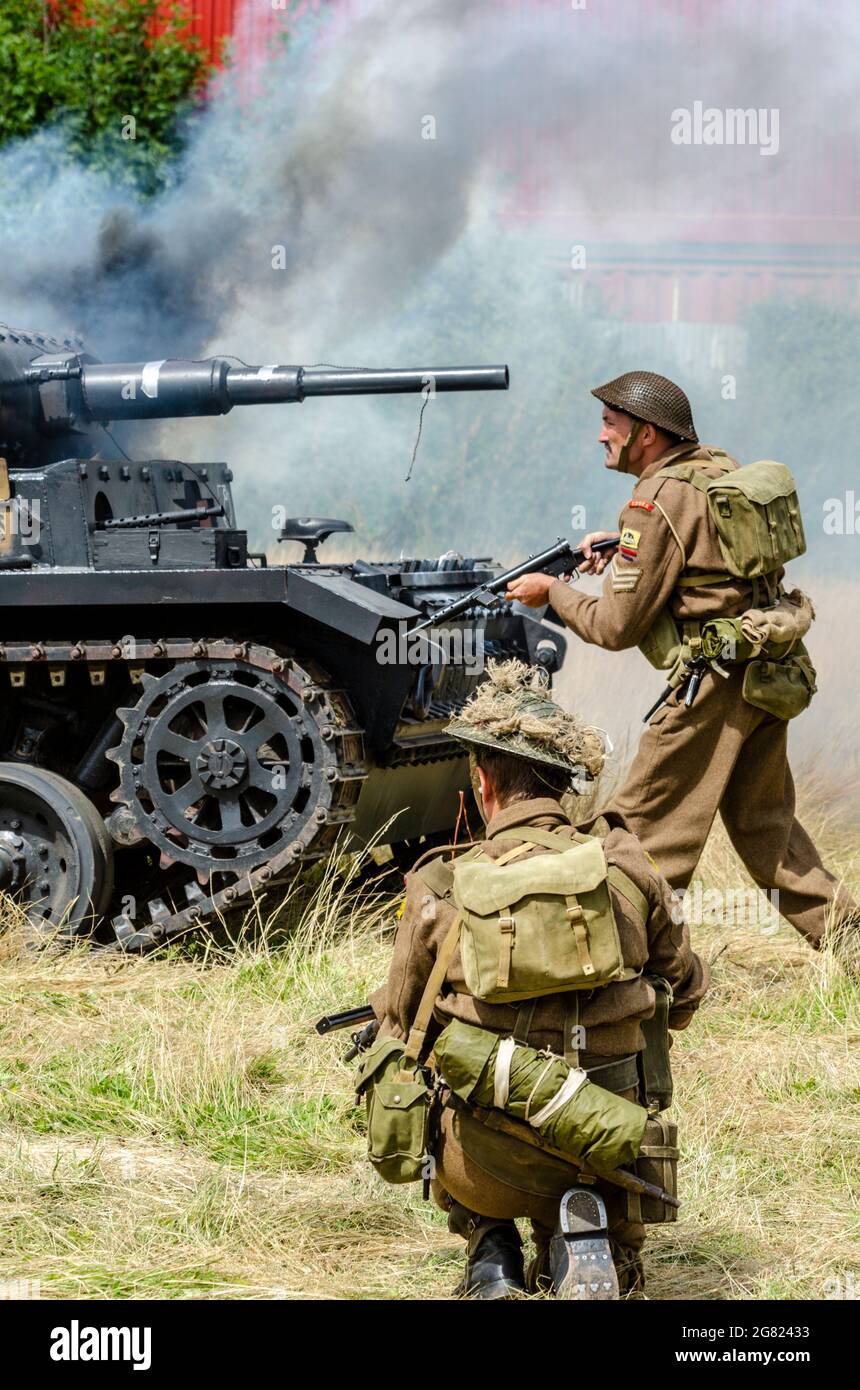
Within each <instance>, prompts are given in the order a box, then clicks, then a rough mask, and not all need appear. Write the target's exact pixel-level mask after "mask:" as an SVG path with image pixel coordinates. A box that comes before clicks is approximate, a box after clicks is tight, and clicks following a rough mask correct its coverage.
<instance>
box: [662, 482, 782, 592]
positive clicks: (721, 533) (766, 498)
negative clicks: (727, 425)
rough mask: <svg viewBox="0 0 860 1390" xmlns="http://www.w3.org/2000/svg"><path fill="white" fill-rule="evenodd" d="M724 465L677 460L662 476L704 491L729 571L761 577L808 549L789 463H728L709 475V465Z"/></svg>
mask: <svg viewBox="0 0 860 1390" xmlns="http://www.w3.org/2000/svg"><path fill="white" fill-rule="evenodd" d="M715 465H719V457H716V458H714V459H713V460H712V461H711V462H710V463H709V464H705V463H699V464H696V463H674V464H669V465H668V466H667V467H666V468H661V469H660V471H659V473H657V474H655V477H657V478H681V479H682V480H683V481H685V482H688V483H692V485H693V487H696V488H698V489H699V491H700V492H703V493H704V494H705V496H706V498H707V501H708V510H709V511H710V514H711V518H712V520H713V523H714V526H715V527H716V531H717V537H718V539H719V543H720V551H721V552H722V556H723V561H724V562H725V566H726V569H727V570H728V572H729V574H734V575H737V576H738V577H739V578H742V579H757V578H758V577H759V576H760V575H764V574H773V573H774V572H775V571H776V570H778V569H782V567H783V565H787V564H788V562H789V561H790V560H796V559H797V557H798V556H799V555H802V554H803V553H804V551H805V550H806V538H805V536H804V534H803V522H802V520H801V516H800V504H799V502H798V500H797V488H796V485H795V481H794V478H793V477H792V475H791V472H790V471H789V469H788V468H786V466H785V464H784V463H776V462H775V461H774V460H773V459H760V460H759V461H758V462H757V463H748V464H746V465H745V466H744V467H743V468H734V469H729V468H726V469H725V471H724V472H723V473H721V474H720V476H719V477H718V478H709V477H708V476H707V474H706V473H705V472H704V468H705V467H708V466H710V467H713V466H715Z"/></svg>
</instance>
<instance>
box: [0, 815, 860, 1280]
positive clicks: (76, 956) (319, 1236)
mask: <svg viewBox="0 0 860 1390" xmlns="http://www.w3.org/2000/svg"><path fill="white" fill-rule="evenodd" d="M830 814H832V808H828V815H830ZM808 819H809V820H810V826H809V828H810V830H812V832H813V833H814V834H818V833H820V832H823V830H824V827H823V826H821V827H819V826H817V825H816V823H815V816H814V808H813V811H812V813H811V814H810V815H809V816H808ZM836 853H838V854H839V855H840V856H841V858H842V861H843V863H844V864H845V865H846V869H853V868H854V867H855V861H854V859H853V858H852V856H851V853H849V847H848V846H847V845H846V843H845V838H844V837H843V838H842V839H840V841H839V843H838V844H837V845H835V846H834V854H836ZM702 873H703V881H704V884H705V886H710V885H714V884H718V883H723V884H732V885H737V886H738V887H740V886H742V885H743V883H744V881H745V880H744V876H743V874H742V872H741V870H740V868H739V866H738V864H737V862H736V860H735V859H734V857H733V854H732V851H731V850H730V848H729V846H728V844H727V843H726V841H725V840H724V838H722V837H721V836H720V835H716V836H715V837H714V839H713V840H712V842H711V844H710V845H709V848H708V852H707V855H706V859H705V861H704V863H703V868H702ZM315 889H316V891H315V892H314V893H313V894H307V893H299V892H298V891H295V892H294V893H293V894H292V895H291V897H290V899H289V900H288V901H287V902H286V903H285V904H284V906H283V908H282V909H281V910H280V912H279V914H278V917H277V919H276V920H274V921H272V922H270V923H268V925H267V924H265V923H263V924H261V923H260V922H259V921H258V922H257V924H256V930H255V931H253V932H249V933H248V934H247V935H246V936H245V937H243V938H242V939H241V940H240V941H239V942H238V943H237V944H236V946H235V947H232V948H224V949H221V948H216V947H215V946H214V945H212V944H211V943H210V944H209V945H208V947H205V948H204V947H203V946H201V945H196V946H189V947H188V948H186V949H182V950H180V949H175V950H174V951H172V952H171V953H170V955H169V956H166V957H164V958H160V959H151V960H144V961H139V960H130V961H125V962H113V963H111V964H107V963H106V962H105V960H104V959H101V960H97V959H94V958H93V957H91V956H89V955H88V954H87V953H86V952H85V951H83V950H74V951H71V952H68V953H66V954H61V955H56V954H45V955H41V956H34V955H32V953H27V954H17V953H16V952H15V951H14V949H12V945H11V944H10V946H9V949H8V950H7V953H6V956H5V958H4V959H3V960H2V961H0V1284H2V1283H3V1282H11V1281H18V1280H31V1281H37V1283H38V1288H39V1292H40V1293H41V1296H42V1297H45V1298H96V1299H98V1298H105V1299H107V1298H156V1297H158V1298H252V1299H259V1298H301V1297H311V1298H314V1297H321V1298H322V1297H335V1298H343V1299H353V1298H420V1299H436V1298H444V1297H445V1296H446V1295H447V1294H448V1293H449V1292H450V1290H451V1288H452V1287H453V1286H454V1284H455V1283H456V1282H457V1279H458V1278H459V1274H460V1264H461V1260H462V1243H461V1242H460V1241H459V1240H458V1239H457V1238H456V1237H454V1236H451V1235H449V1233H448V1231H447V1229H446V1226H445V1222H444V1219H443V1218H442V1216H441V1214H440V1213H439V1212H437V1211H436V1210H435V1209H434V1208H433V1207H432V1205H430V1204H429V1203H423V1202H422V1201H421V1199H420V1192H419V1191H418V1190H417V1189H416V1188H392V1187H386V1185H385V1184H383V1183H382V1182H381V1181H380V1180H378V1179H377V1178H376V1177H375V1175H374V1174H373V1173H372V1172H371V1171H370V1170H369V1168H368V1166H367V1164H366V1162H365V1161H364V1157H363V1145H364V1139H363V1116H362V1114H361V1112H360V1111H357V1110H356V1109H355V1108H354V1092H353V1089H352V1083H353V1072H352V1069H351V1068H347V1067H346V1066H344V1064H343V1062H342V1060H341V1058H342V1055H343V1052H344V1051H345V1047H346V1046H347V1045H348V1044H347V1042H346V1036H345V1035H343V1034H341V1035H339V1036H338V1035H335V1036H330V1037H327V1038H326V1037H323V1038H321V1037H319V1036H318V1035H317V1034H316V1033H315V1032H314V1030H313V1023H314V1021H315V1020H316V1019H317V1018H318V1017H319V1016H320V1015H321V1014H322V1013H325V1012H329V1011H331V1010H333V1009H336V1008H340V1007H345V1006H347V1005H351V1004H354V1003H358V1002H361V1001H363V1000H364V999H365V998H366V996H367V993H368V991H369V990H370V989H371V988H373V987H375V986H376V985H377V984H378V983H380V982H381V981H382V980H383V979H384V977H385V973H386V969H387V964H388V959H389V956H390V950H391V942H392V940H393V932H394V928H395V918H394V909H395V907H396V901H389V900H385V899H379V898H378V897H375V896H374V895H373V894H372V893H371V892H370V891H369V890H368V889H366V888H364V889H361V888H360V887H358V885H357V884H356V882H355V881H353V882H349V881H348V879H347V878H345V877H343V876H342V875H340V874H338V872H336V870H335V868H334V867H330V869H329V871H328V873H327V874H326V875H324V876H321V877H318V878H317V881H316V884H315ZM261 926H262V927H263V928H264V929H263V930H261ZM266 927H267V929H265V928H266ZM694 935H695V937H696V944H697V947H698V949H699V950H700V951H701V952H702V953H703V954H704V955H706V956H708V957H709V958H710V959H711V960H712V961H713V987H712V990H711V993H710V995H709V996H708V999H707V1000H706V1003H705V1006H704V1007H703V1009H702V1010H701V1011H700V1014H699V1016H698V1017H697V1018H696V1019H694V1020H693V1023H692V1025H691V1026H690V1028H689V1029H688V1030H686V1031H685V1032H684V1033H682V1034H680V1035H678V1036H677V1039H676V1042H675V1046H674V1048H673V1054H672V1055H673V1066H674V1071H675V1077H676V1103H675V1106H674V1114H675V1117H676V1118H677V1120H678V1124H679V1128H680V1139H681V1144H682V1155H683V1161H682V1168H681V1177H680V1183H681V1196H682V1199H683V1207H682V1212H681V1219H680V1220H679V1221H678V1222H677V1223H676V1224H673V1225H669V1226H663V1227H652V1228H650V1236H649V1242H648V1246H647V1256H646V1258H647V1271H648V1280H649V1288H648V1292H649V1296H650V1297H652V1298H657V1299H676V1298H688V1297H691V1298H696V1299H727V1298H728V1299H744V1298H759V1297H772V1298H780V1299H788V1298H822V1297H826V1296H828V1294H827V1289H828V1287H829V1285H828V1280H830V1281H831V1283H832V1281H833V1280H837V1281H838V1280H840V1279H841V1280H842V1284H843V1285H847V1284H848V1279H847V1276H849V1275H851V1274H852V1272H853V1279H854V1284H853V1285H852V1287H858V1286H860V1273H858V1271H860V1243H859V1242H860V1230H858V1221H859V1220H860V1218H858V1200H857V1190H858V1186H857V1165H858V1140H857V1119H856V1115H857V1109H856V1106H857V1098H858V1088H860V1065H858V1041H860V1016H858V1009H857V990H856V988H854V987H852V986H851V985H850V984H849V983H848V982H847V980H846V978H845V977H844V975H843V974H842V973H841V972H840V970H839V969H838V968H837V967H836V966H835V965H834V964H833V963H832V962H830V961H828V960H826V959H822V958H817V957H815V956H814V955H813V954H812V952H810V951H809V950H808V948H807V947H806V946H805V945H804V943H803V942H802V941H801V940H800V938H799V937H797V935H796V934H795V933H794V932H793V931H792V930H791V929H790V928H789V927H787V926H785V925H784V926H782V927H781V928H780V930H779V931H778V932H777V933H776V934H775V935H762V934H759V933H757V932H756V931H755V930H749V929H747V930H737V929H734V928H732V927H731V926H729V925H727V924H719V925H716V926H708V927H704V928H701V929H696V930H695V931H694Z"/></svg>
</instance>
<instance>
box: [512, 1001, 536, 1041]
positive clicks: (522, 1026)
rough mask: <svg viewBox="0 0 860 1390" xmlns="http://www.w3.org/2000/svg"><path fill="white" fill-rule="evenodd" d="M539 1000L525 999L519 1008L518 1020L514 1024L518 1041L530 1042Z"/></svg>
mask: <svg viewBox="0 0 860 1390" xmlns="http://www.w3.org/2000/svg"><path fill="white" fill-rule="evenodd" d="M537 1003H538V1001H537V1000H536V999H524V1000H523V1002H522V1004H520V1007H519V1008H518V1009H517V1021H516V1023H515V1024H514V1034H513V1035H514V1037H515V1038H516V1040H517V1042H518V1043H525V1042H528V1037H529V1030H530V1029H531V1026H532V1020H533V1018H534V1016H535V1009H536V1008H537Z"/></svg>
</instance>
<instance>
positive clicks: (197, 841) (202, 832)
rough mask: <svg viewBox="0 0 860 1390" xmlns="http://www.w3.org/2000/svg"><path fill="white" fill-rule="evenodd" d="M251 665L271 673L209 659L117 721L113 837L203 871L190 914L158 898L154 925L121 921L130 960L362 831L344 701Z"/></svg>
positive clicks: (276, 668) (147, 687) (286, 668)
mask: <svg viewBox="0 0 860 1390" xmlns="http://www.w3.org/2000/svg"><path fill="white" fill-rule="evenodd" d="M251 655H252V658H253V657H257V658H259V662H257V661H254V660H253V659H251V660H248V661H245V660H218V659H209V658H207V659H202V660H196V661H183V662H181V663H179V664H177V665H176V666H174V667H173V668H172V669H171V670H169V671H168V672H167V673H166V674H165V675H163V676H160V677H158V678H156V677H155V676H152V675H148V674H144V675H143V677H142V684H143V693H142V695H141V697H140V699H139V700H138V702H137V704H136V705H135V706H134V707H133V708H131V709H121V710H119V711H118V713H119V716H120V718H121V720H122V722H123V724H124V725H125V732H124V736H123V738H122V741H121V743H120V745H119V747H118V748H115V749H113V750H112V751H111V752H110V753H109V754H108V757H109V758H111V759H112V761H114V762H115V763H116V764H117V765H118V768H119V777H120V782H119V787H118V789H117V790H116V791H115V792H113V793H112V797H113V799H114V800H115V801H117V802H119V803H120V806H119V808H118V809H117V811H115V812H114V815H113V817H112V818H111V827H112V830H113V833H114V836H115V838H117V839H119V840H121V841H123V842H124V843H126V844H134V843H136V842H139V841H148V842H149V843H150V844H152V845H154V846H155V847H156V848H157V849H158V850H159V851H160V855H161V858H160V868H161V869H162V870H167V869H170V868H171V867H172V866H182V865H184V866H186V867H187V870H192V871H193V873H189V872H186V874H185V898H186V902H185V903H184V904H183V906H182V908H180V909H171V908H170V907H168V905H167V904H166V903H165V902H164V901H162V900H161V899H155V900H154V901H153V902H150V904H149V913H150V918H151V921H150V922H149V923H148V924H142V923H141V922H140V921H139V920H138V921H137V922H136V923H135V924H134V925H133V926H132V924H131V923H130V922H125V923H123V920H122V919H117V920H116V921H115V922H114V927H115V929H116V931H117V936H118V938H119V940H120V943H121V944H122V945H123V946H124V947H125V948H126V949H140V950H142V949H145V947H146V946H148V945H152V944H153V943H154V942H157V941H158V940H162V939H164V938H165V937H168V936H174V935H177V934H179V933H180V932H183V931H187V930H188V929H189V928H190V927H193V926H196V925H197V924H198V923H199V922H201V921H203V920H205V918H206V917H209V916H211V915H214V914H215V913H217V912H218V911H219V910H221V909H224V908H226V907H228V906H229V907H232V906H234V905H235V903H236V899H237V898H238V897H240V896H242V895H245V894H248V893H251V892H253V891H254V890H255V889H256V888H258V887H259V888H265V887H266V886H268V885H270V884H271V883H272V882H273V881H274V880H275V878H276V877H277V878H278V879H283V878H284V877H288V876H289V873H290V872H295V870H296V869H297V868H298V867H299V866H300V865H301V863H303V862H305V861H307V860H309V859H313V858H318V857H320V855H322V854H323V853H325V852H326V851H327V850H328V848H330V846H331V845H332V844H333V843H334V840H335V838H336V834H337V830H338V828H339V826H340V825H341V824H343V823H344V822H346V821H349V820H351V819H352V815H353V810H354V806H355V802H356V801H357V799H358V791H359V789H360V783H361V781H362V779H363V777H364V775H365V774H364V767H363V764H362V763H361V755H362V744H361V734H360V731H359V730H358V729H356V728H354V727H353V720H352V716H351V712H350V710H349V707H348V705H347V703H346V700H345V697H344V696H343V694H342V693H341V692H335V691H329V690H327V689H326V688H325V685H324V681H322V679H321V677H320V676H319V674H318V673H314V679H311V677H310V676H309V675H308V674H307V673H306V672H305V671H303V670H302V669H301V667H299V666H298V665H297V664H296V663H295V662H293V661H289V660H286V659H278V658H277V657H276V656H275V654H274V653H272V652H269V651H266V649H263V648H252V652H251ZM264 663H265V664H264ZM175 878H176V875H174V881H175ZM201 889H203V890H205V891H201ZM174 896H175V894H174Z"/></svg>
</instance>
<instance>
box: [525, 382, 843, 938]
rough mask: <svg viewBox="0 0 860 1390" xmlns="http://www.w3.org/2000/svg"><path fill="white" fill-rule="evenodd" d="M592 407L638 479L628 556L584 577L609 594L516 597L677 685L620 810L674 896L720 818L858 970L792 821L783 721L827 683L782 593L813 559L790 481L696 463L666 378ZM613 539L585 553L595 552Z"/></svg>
mask: <svg viewBox="0 0 860 1390" xmlns="http://www.w3.org/2000/svg"><path fill="white" fill-rule="evenodd" d="M592 394H593V395H595V396H596V397H597V399H598V400H599V401H602V403H603V428H602V430H601V432H600V436H599V442H600V443H601V444H602V445H603V446H604V449H605V451H606V467H607V468H610V469H614V470H616V471H617V472H620V473H629V474H631V475H632V476H633V479H634V483H633V496H632V497H631V499H630V501H629V502H627V503H626V505H625V506H624V509H623V511H622V513H621V516H620V519H619V530H620V536H619V544H618V548H617V550H614V551H610V552H606V551H604V552H603V553H602V554H601V555H599V556H594V557H593V558H592V559H591V562H590V564H589V565H588V567H587V568H588V570H589V571H590V572H593V573H597V574H600V573H601V572H602V571H603V569H604V568H606V566H607V564H608V565H609V570H608V574H607V577H606V580H605V581H604V586H603V593H602V595H601V596H600V597H596V596H593V595H587V594H583V593H577V592H576V591H574V590H573V589H572V588H571V587H570V586H569V585H567V584H565V583H564V582H562V581H561V580H558V579H552V578H550V577H549V576H547V575H542V574H536V575H535V574H531V575H525V576H524V577H523V578H521V579H519V580H517V581H516V582H515V583H514V584H513V585H512V586H511V588H510V589H509V591H508V595H507V596H508V597H509V598H515V599H519V600H520V602H522V603H526V604H529V605H531V606H533V607H537V606H540V605H542V604H545V603H546V602H547V601H548V602H549V603H550V604H552V607H553V608H554V609H555V611H556V612H557V613H558V614H559V616H560V617H561V618H562V619H563V620H564V622H565V623H566V625H567V626H568V627H570V628H572V629H573V631H574V632H575V633H576V634H577V635H578V636H579V637H581V638H582V640H583V641H584V642H592V643H595V644H596V645H597V646H600V647H604V648H606V649H607V650H608V651H622V650H624V649H625V648H627V647H634V646H639V648H640V649H641V650H642V651H643V653H644V654H645V655H646V656H647V657H648V659H649V660H650V661H651V662H652V664H653V665H655V666H657V667H658V668H659V669H662V670H665V671H666V672H667V674H668V678H669V685H670V687H671V693H669V694H668V695H667V698H666V699H665V701H664V702H663V703H662V704H661V706H660V708H659V709H658V710H657V712H656V713H655V714H654V715H653V718H651V720H650V722H649V724H648V728H647V730H646V732H645V734H644V736H643V738H642V741H641V743H640V745H639V750H638V752H637V754H636V757H635V758H634V760H633V764H632V766H631V768H630V772H629V775H628V777H627V780H626V782H625V783H624V785H623V787H622V788H621V790H620V792H618V793H617V794H616V796H615V798H614V801H613V803H612V809H613V810H614V811H616V812H620V813H621V814H622V815H623V816H624V817H625V819H626V820H627V822H628V824H629V825H630V827H631V829H633V830H634V831H635V832H636V834H637V836H638V837H639V839H640V840H641V841H642V843H643V845H644V846H645V848H646V850H647V851H648V852H649V853H650V854H652V855H653V856H654V858H655V860H656V862H657V863H658V864H659V866H660V870H661V872H662V873H663V874H664V875H665V877H666V878H667V879H668V880H669V882H670V883H671V884H672V886H673V887H674V888H676V889H679V890H683V889H686V887H687V886H688V884H689V882H690V879H691V878H692V876H693V873H694V871H695V868H696V865H697V863H698V860H699V858H700V856H701V853H702V850H703V848H704V845H705V841H706V839H707V837H708V833H709V831H710V829H711V826H712V825H713V822H714V818H715V816H716V814H717V811H719V812H720V815H721V816H722V819H723V823H724V824H725V827H726V830H727V831H728V834H729V838H730V839H731V842H732V844H733V845H734V847H735V849H736V850H737V852H738V854H739V855H740V857H741V859H742V860H743V862H744V864H745V865H746V867H747V869H748V871H749V873H750V874H751V876H752V878H753V879H754V881H755V883H756V884H757V885H758V887H759V888H761V889H765V890H777V891H778V894H779V910H780V912H781V913H782V914H783V915H784V916H785V917H787V918H788V920H789V921H790V922H791V923H792V924H793V926H795V927H796V928H797V930H798V931H799V932H800V933H801V934H802V935H803V936H804V937H805V938H806V940H807V941H808V942H810V944H811V945H812V946H814V947H816V948H818V947H820V946H821V944H822V941H823V939H824V935H825V929H828V931H829V933H830V934H831V939H832V940H833V941H834V942H835V944H836V945H837V947H840V948H847V947H848V944H849V941H850V943H851V947H852V955H853V954H855V953H856V949H857V940H858V938H857V934H856V932H854V931H852V932H851V934H850V937H849V936H848V935H847V934H846V933H845V932H841V931H839V930H838V929H839V928H840V926H843V927H845V928H847V927H848V926H849V925H852V926H853V925H854V922H855V921H856V914H857V907H856V904H855V903H854V902H853V900H852V899H851V897H850V896H849V895H848V893H847V892H846V891H845V890H844V888H843V887H842V886H841V885H840V884H839V883H838V882H837V881H836V879H835V878H834V877H833V875H832V874H829V873H828V872H827V870H826V869H825V868H824V866H823V864H822V862H821V859H820V857H819V855H818V852H817V850H816V848H815V845H814V844H813V843H812V840H811V839H810V838H809V836H808V835H807V833H806V831H805V830H804V829H803V827H802V825H801V824H800V822H799V821H798V820H797V819H796V817H795V813H794V812H795V793H794V782H793V779H792V775H791V770H790V768H789V765H788V758H787V732H788V720H789V719H790V718H792V717H793V716H794V715H795V714H799V713H800V712H801V710H802V709H804V708H805V707H806V705H807V704H808V703H809V700H810V699H811V697H812V694H813V693H814V691H815V672H814V670H813V667H812V665H811V663H810V661H809V658H808V656H807V654H806V651H805V648H804V647H803V643H802V640H801V639H802V637H803V635H804V633H805V632H806V630H807V628H808V627H809V624H810V622H811V621H812V617H813V613H812V607H811V605H810V603H809V600H808V599H806V598H805V597H804V596H803V595H802V594H801V593H800V591H799V590H794V591H793V592H792V593H791V594H786V593H785V591H784V590H783V587H782V578H783V574H784V569H783V566H784V564H785V563H786V562H787V561H788V560H789V559H792V558H794V557H795V556H796V555H799V554H802V553H803V550H804V548H805V543H804V539H803V528H802V525H801V521H800V514H799V510H798V505H797V495H796V492H795V491H794V482H793V480H792V478H791V474H790V473H789V472H788V470H787V469H786V468H784V467H783V465H781V464H776V463H773V462H769V461H768V462H762V463H755V464H751V465H749V466H748V467H746V468H740V467H739V465H738V463H737V462H736V460H735V459H733V458H730V457H729V456H728V455H727V454H726V453H724V452H723V451H722V450H721V449H714V448H709V447H707V446H705V445H700V444H699V441H698V437H697V435H696V430H695V427H694V425H693V419H692V415H691V412H690V403H689V401H688V399H687V397H686V395H685V394H684V392H683V391H682V390H681V388H680V387H679V386H676V385H675V384H674V382H671V381H668V380H667V379H666V378H665V377H662V376H657V375H656V374H655V373H653V372H627V373H626V374H625V375H624V376H620V377H618V378H617V379H616V380H615V381H610V382H608V383H607V385H605V386H599V387H597V388H596V389H595V390H594V391H593V392H592ZM605 538H606V533H603V532H600V533H593V534H592V535H589V536H587V537H586V541H585V549H586V552H588V547H589V545H590V543H591V542H592V541H595V540H598V539H605ZM610 561H611V562H610ZM583 569H586V566H583ZM852 919H853V920H852ZM844 954H845V955H846V956H847V949H845V952H844Z"/></svg>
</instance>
